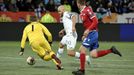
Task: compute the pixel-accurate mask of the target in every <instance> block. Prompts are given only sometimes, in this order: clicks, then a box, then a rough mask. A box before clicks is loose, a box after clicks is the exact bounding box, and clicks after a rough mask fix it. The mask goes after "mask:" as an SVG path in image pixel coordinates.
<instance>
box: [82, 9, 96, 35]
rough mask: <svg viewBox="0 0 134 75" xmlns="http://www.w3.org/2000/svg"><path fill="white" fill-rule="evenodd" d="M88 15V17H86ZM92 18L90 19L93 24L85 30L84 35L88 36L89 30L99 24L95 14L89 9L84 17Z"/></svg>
mask: <svg viewBox="0 0 134 75" xmlns="http://www.w3.org/2000/svg"><path fill="white" fill-rule="evenodd" d="M86 16H88V17H86ZM88 18H90V20H91V21H92V23H91V25H90V26H89V27H88V28H87V29H86V30H85V31H84V34H83V35H84V36H87V35H88V33H89V32H91V31H92V30H93V29H94V28H95V27H96V25H97V24H98V19H97V18H96V16H95V14H94V13H92V12H90V11H87V13H86V15H84V16H83V19H84V20H86V19H88Z"/></svg>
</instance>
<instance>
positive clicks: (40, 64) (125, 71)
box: [0, 42, 134, 75]
mask: <svg viewBox="0 0 134 75" xmlns="http://www.w3.org/2000/svg"><path fill="white" fill-rule="evenodd" d="M80 44H81V43H80V42H78V43H77V46H76V49H77V51H78V48H79V46H80ZM112 45H115V46H116V47H117V48H118V49H119V50H120V52H121V53H122V54H123V57H119V56H117V55H114V54H109V55H107V56H105V57H102V58H98V59H92V67H90V66H89V65H87V64H86V75H134V42H100V47H99V49H100V50H101V49H108V48H110V47H111V46H112ZM52 48H53V49H54V51H55V52H56V50H57V48H58V42H54V43H53V47H52ZM19 50H20V42H0V75H72V73H71V72H72V71H73V70H76V68H78V67H79V61H78V60H76V59H75V58H72V57H69V56H67V55H66V51H65V52H64V54H63V55H62V58H61V60H62V63H63V66H64V70H62V71H58V70H56V67H55V65H54V64H53V62H52V61H48V62H46V61H43V60H41V59H40V58H39V57H38V56H37V55H36V53H34V52H33V51H32V50H31V48H30V46H29V45H28V43H27V44H26V48H25V53H24V55H23V56H19V55H18V52H19ZM28 56H33V57H34V58H35V59H36V64H35V65H33V66H30V65H28V64H27V63H26V58H27V57H28Z"/></svg>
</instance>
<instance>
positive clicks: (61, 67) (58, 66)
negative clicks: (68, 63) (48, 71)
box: [56, 65, 64, 70]
mask: <svg viewBox="0 0 134 75" xmlns="http://www.w3.org/2000/svg"><path fill="white" fill-rule="evenodd" d="M56 67H57V70H63V69H64V67H63V66H60V65H56Z"/></svg>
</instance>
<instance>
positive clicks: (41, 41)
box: [19, 17, 62, 70]
mask: <svg viewBox="0 0 134 75" xmlns="http://www.w3.org/2000/svg"><path fill="white" fill-rule="evenodd" d="M36 20H37V19H36V18H35V17H34V18H32V21H35V22H31V23H30V24H28V25H27V26H26V27H25V29H24V31H23V36H22V40H21V50H20V52H19V55H20V56H21V55H23V53H24V47H25V42H26V39H27V37H28V39H29V42H30V46H31V48H32V50H33V51H34V52H36V53H37V54H38V55H39V56H40V57H41V58H42V59H43V60H45V61H49V60H53V62H54V63H55V64H56V66H57V68H58V69H59V70H60V69H62V67H61V61H60V60H59V59H58V58H57V57H56V55H55V53H54V52H53V51H52V49H51V46H50V44H51V43H52V35H51V33H50V32H49V30H48V29H47V28H46V27H45V26H44V25H42V24H41V23H39V22H37V21H36ZM44 34H45V35H46V36H47V38H48V39H46V38H45V36H44Z"/></svg>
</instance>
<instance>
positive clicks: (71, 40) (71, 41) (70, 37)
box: [60, 32, 77, 50]
mask: <svg viewBox="0 0 134 75" xmlns="http://www.w3.org/2000/svg"><path fill="white" fill-rule="evenodd" d="M76 41H77V33H76V32H74V33H73V34H67V35H65V36H63V38H62V40H61V42H60V43H61V44H63V45H66V46H67V50H74V48H75V46H76Z"/></svg>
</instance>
